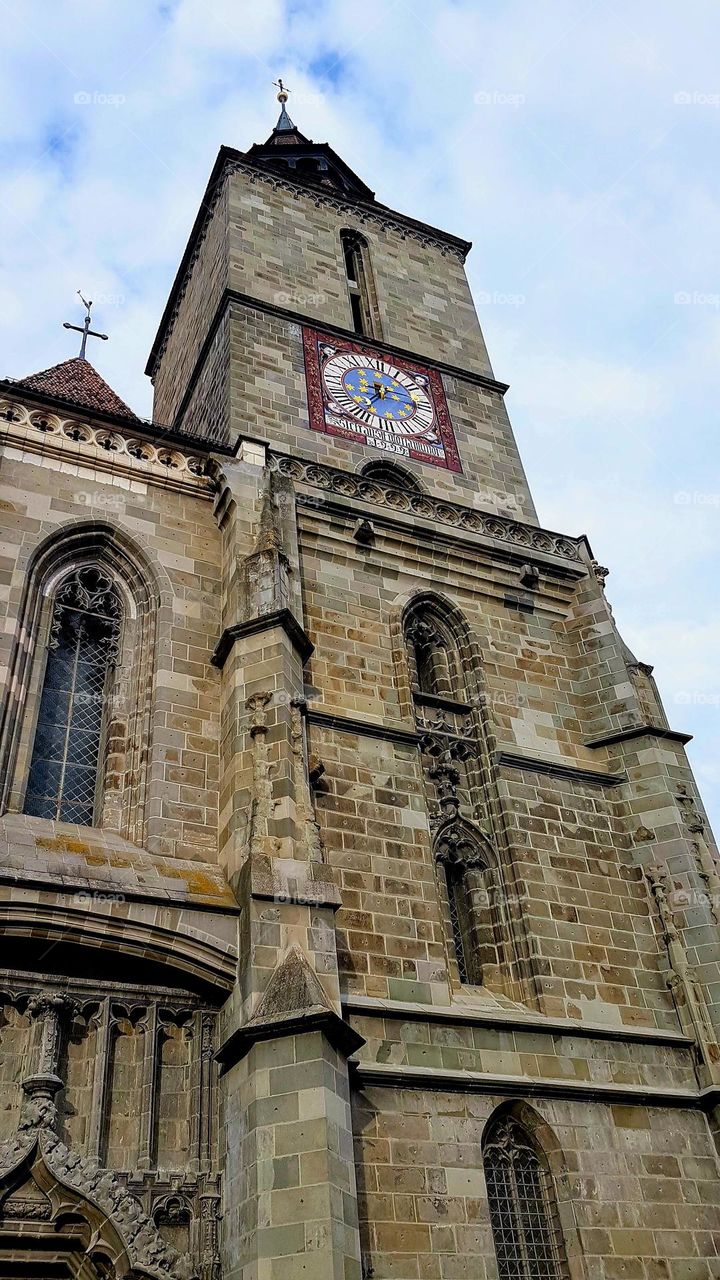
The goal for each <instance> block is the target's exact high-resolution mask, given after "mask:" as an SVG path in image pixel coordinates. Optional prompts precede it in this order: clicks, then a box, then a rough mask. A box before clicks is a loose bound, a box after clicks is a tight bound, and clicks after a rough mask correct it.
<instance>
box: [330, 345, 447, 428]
mask: <svg viewBox="0 0 720 1280" xmlns="http://www.w3.org/2000/svg"><path fill="white" fill-rule="evenodd" d="M322 378H323V383H324V386H325V389H326V392H327V397H328V407H329V408H330V411H331V412H333V411H334V412H336V413H338V414H348V415H349V416H350V417H351V418H353V419H355V420H357V421H358V422H362V423H364V424H365V425H366V426H367V427H370V428H371V429H372V428H378V427H379V428H380V429H381V430H383V431H390V432H392V433H393V434H394V435H396V436H418V435H424V434H425V433H426V432H428V431H432V428H433V421H434V417H435V414H434V412H433V403H432V398H431V396H430V394H429V390H428V382H427V378H423V377H422V375H416V376H415V377H413V376H412V375H411V374H409V373H405V372H404V371H403V370H402V369H398V368H397V367H396V366H395V365H394V364H391V363H389V362H388V361H387V360H385V359H383V358H381V357H379V356H366V355H360V354H359V353H357V352H354V351H344V352H342V353H340V354H339V355H334V356H330V358H329V359H328V360H326V361H325V364H324V365H323V370H322Z"/></svg>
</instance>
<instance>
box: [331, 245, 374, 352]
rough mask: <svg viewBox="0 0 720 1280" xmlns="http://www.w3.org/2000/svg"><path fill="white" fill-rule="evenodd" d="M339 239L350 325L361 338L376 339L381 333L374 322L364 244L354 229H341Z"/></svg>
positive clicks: (368, 269) (367, 261)
mask: <svg viewBox="0 0 720 1280" xmlns="http://www.w3.org/2000/svg"><path fill="white" fill-rule="evenodd" d="M340 240H341V243H342V250H343V258H344V262H345V275H346V278H347V287H348V297H349V300H350V313H351V315H352V327H353V329H354V330H355V333H359V334H362V335H363V337H366V338H377V337H379V336H380V334H379V333H378V332H377V325H376V323H375V322H374V307H373V297H372V280H371V275H370V265H369V260H368V247H367V243H366V241H365V240H364V239H363V237H362V236H361V235H359V233H358V232H356V231H341V232H340Z"/></svg>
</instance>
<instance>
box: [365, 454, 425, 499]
mask: <svg viewBox="0 0 720 1280" xmlns="http://www.w3.org/2000/svg"><path fill="white" fill-rule="evenodd" d="M362 475H363V476H365V477H366V478H367V479H368V480H377V482H378V484H387V485H391V486H392V487H393V489H405V490H407V491H408V492H409V493H420V492H421V490H420V485H419V484H418V482H417V480H416V479H415V477H414V476H411V475H409V474H408V472H407V471H404V470H403V468H402V467H396V466H395V465H394V463H392V462H382V461H381V460H380V459H378V461H377V462H368V464H367V466H365V467H363V469H362Z"/></svg>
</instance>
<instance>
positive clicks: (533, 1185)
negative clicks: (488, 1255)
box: [483, 1116, 568, 1280]
mask: <svg viewBox="0 0 720 1280" xmlns="http://www.w3.org/2000/svg"><path fill="white" fill-rule="evenodd" d="M483 1163H484V1166H485V1181H486V1183H487V1193H488V1203H489V1206H490V1224H491V1226H492V1233H493V1240H494V1242H495V1253H496V1256H497V1264H498V1280H566V1277H567V1274H568V1272H567V1258H566V1254H565V1245H564V1242H563V1238H562V1231H561V1228H560V1220H559V1216H558V1210H557V1202H556V1198H555V1188H554V1186H553V1180H552V1175H551V1173H550V1169H549V1168H548V1164H547V1160H546V1158H545V1156H544V1154H543V1153H541V1152H539V1151H538V1150H537V1148H536V1147H535V1145H534V1143H533V1142H532V1141H531V1139H530V1137H529V1135H528V1133H527V1132H526V1130H525V1129H524V1128H523V1126H522V1125H521V1124H519V1123H518V1121H517V1120H515V1119H514V1118H513V1117H512V1116H504V1117H503V1118H502V1119H500V1120H498V1121H497V1122H496V1123H495V1125H494V1126H492V1127H491V1129H490V1131H489V1134H488V1137H487V1138H486V1140H485V1143H484V1148H483Z"/></svg>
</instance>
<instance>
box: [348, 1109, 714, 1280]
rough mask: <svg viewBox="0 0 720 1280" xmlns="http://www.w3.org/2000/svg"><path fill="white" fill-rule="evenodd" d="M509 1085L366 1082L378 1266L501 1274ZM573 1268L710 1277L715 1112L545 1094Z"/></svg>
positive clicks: (367, 1235) (366, 1168)
mask: <svg viewBox="0 0 720 1280" xmlns="http://www.w3.org/2000/svg"><path fill="white" fill-rule="evenodd" d="M501 1102H502V1098H501V1097H484V1096H481V1095H475V1096H472V1095H467V1094H466V1095H463V1094H461V1093H443V1092H421V1091H414V1090H412V1089H405V1090H402V1091H401V1090H385V1089H377V1088H367V1089H364V1090H363V1091H362V1092H361V1093H360V1094H359V1095H358V1096H357V1098H356V1101H355V1107H354V1116H353V1121H354V1131H355V1137H356V1149H357V1157H356V1158H357V1164H358V1170H359V1173H360V1176H359V1202H360V1217H361V1241H362V1245H363V1259H364V1264H365V1269H366V1274H372V1275H374V1276H377V1277H383V1278H384V1277H390V1276H424V1275H436V1276H458V1277H460V1276H462V1277H465V1276H468V1277H469V1276H471V1275H472V1276H481V1277H487V1280H493V1278H494V1277H495V1276H496V1275H497V1270H496V1262H495V1254H494V1249H493V1243H492V1230H491V1227H490V1220H489V1212H488V1202H487V1191H486V1186H485V1177H484V1172H483V1165H482V1159H481V1155H480V1153H481V1149H482V1138H483V1133H484V1131H485V1127H486V1125H487V1122H488V1120H489V1118H490V1117H491V1116H492V1114H493V1112H494V1111H495V1108H496V1107H497V1106H498V1105H499V1104H500V1103H501ZM536 1110H537V1113H538V1115H539V1116H541V1117H542V1121H543V1122H544V1125H546V1126H547V1127H548V1129H549V1130H550V1131H551V1132H552V1133H553V1134H554V1135H556V1138H557V1142H558V1144H559V1147H560V1149H561V1151H562V1160H561V1161H558V1164H557V1166H556V1169H557V1173H556V1177H555V1183H556V1187H557V1193H558V1200H559V1202H560V1204H559V1208H560V1216H561V1221H562V1223H563V1228H564V1235H565V1241H566V1247H567V1251H568V1255H569V1256H568V1261H569V1265H570V1274H571V1276H572V1277H573V1280H579V1277H587V1280H590V1278H592V1280H629V1278H630V1277H632V1278H633V1280H689V1277H693V1278H694V1280H710V1278H711V1277H712V1276H714V1275H715V1274H716V1261H717V1259H716V1255H715V1252H714V1248H713V1245H712V1240H713V1237H714V1235H715V1234H716V1232H717V1229H718V1222H719V1218H718V1207H717V1173H718V1166H717V1153H716V1151H715V1149H714V1147H713V1144H712V1141H711V1139H710V1135H709V1131H708V1128H707V1122H706V1120H705V1118H704V1117H703V1116H702V1115H699V1114H696V1113H688V1112H685V1111H681V1110H675V1111H673V1110H667V1109H665V1108H662V1109H661V1108H656V1107H642V1106H638V1107H625V1106H621V1105H619V1106H612V1107H604V1106H602V1105H594V1106H592V1107H591V1108H589V1107H588V1106H587V1105H586V1104H584V1103H568V1102H559V1101H558V1102H543V1103H540V1102H538V1103H537V1104H536Z"/></svg>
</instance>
